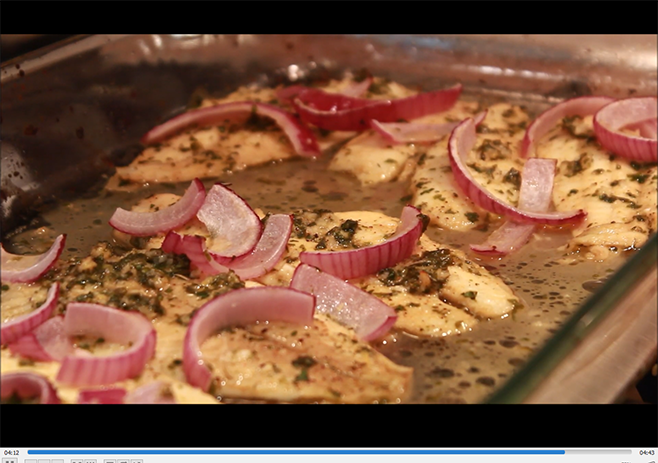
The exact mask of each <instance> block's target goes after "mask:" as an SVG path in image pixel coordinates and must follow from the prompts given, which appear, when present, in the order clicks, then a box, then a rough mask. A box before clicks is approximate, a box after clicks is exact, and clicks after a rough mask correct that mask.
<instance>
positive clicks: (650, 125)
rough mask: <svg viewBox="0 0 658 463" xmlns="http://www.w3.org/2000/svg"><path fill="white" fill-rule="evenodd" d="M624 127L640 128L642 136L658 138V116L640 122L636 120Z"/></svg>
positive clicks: (630, 128)
mask: <svg viewBox="0 0 658 463" xmlns="http://www.w3.org/2000/svg"><path fill="white" fill-rule="evenodd" d="M624 128H625V129H629V130H639V131H640V136H642V137H644V138H652V139H654V140H655V139H656V138H658V118H655V117H654V118H651V119H645V120H643V121H640V122H634V123H633V124H629V125H627V126H626V127H624Z"/></svg>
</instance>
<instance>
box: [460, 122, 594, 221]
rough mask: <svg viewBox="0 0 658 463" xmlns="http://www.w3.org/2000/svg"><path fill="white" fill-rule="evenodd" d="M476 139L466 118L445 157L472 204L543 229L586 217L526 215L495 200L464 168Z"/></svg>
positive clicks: (574, 214)
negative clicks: (534, 224) (546, 226)
mask: <svg viewBox="0 0 658 463" xmlns="http://www.w3.org/2000/svg"><path fill="white" fill-rule="evenodd" d="M475 139H476V134H475V123H474V122H473V119H471V118H468V119H466V120H465V121H463V122H461V123H460V124H459V125H458V126H457V127H456V128H455V130H453V131H452V134H451V135H450V141H449V142H448V154H449V156H450V165H451V166H452V172H453V174H454V176H455V181H456V182H457V185H458V186H459V188H460V189H461V190H462V191H463V192H464V194H465V195H466V196H467V197H468V198H469V199H470V200H471V201H473V202H474V203H475V204H477V205H478V206H480V207H481V208H482V209H485V210H487V211H489V212H493V213H494V214H499V215H504V216H506V217H507V218H508V219H510V220H513V221H515V222H521V223H536V224H545V225H565V224H571V223H576V222H579V221H580V220H582V219H583V218H584V217H585V215H586V213H585V211H583V210H578V211H570V212H532V211H526V210H522V209H519V208H516V207H513V206H511V205H509V204H507V203H504V202H503V201H501V200H500V199H498V198H496V197H495V196H494V195H492V194H491V193H489V192H488V191H487V190H486V189H484V188H483V187H481V186H480V185H479V184H478V183H477V182H476V181H475V179H474V178H473V176H472V175H471V173H470V172H469V170H468V167H467V166H466V163H465V159H466V157H467V156H468V153H469V151H470V150H471V148H472V147H473V145H475ZM549 186H550V185H547V186H546V187H549Z"/></svg>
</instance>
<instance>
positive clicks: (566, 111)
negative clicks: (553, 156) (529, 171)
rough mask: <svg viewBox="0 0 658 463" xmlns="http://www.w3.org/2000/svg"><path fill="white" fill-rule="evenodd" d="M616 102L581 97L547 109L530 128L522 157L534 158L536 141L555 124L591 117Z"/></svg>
mask: <svg viewBox="0 0 658 463" xmlns="http://www.w3.org/2000/svg"><path fill="white" fill-rule="evenodd" d="M613 101H615V99H614V98H609V97H607V96H581V97H578V98H572V99H570V100H566V101H563V102H562V103H559V104H557V105H555V106H553V107H552V108H549V109H547V110H546V111H544V112H543V113H541V114H540V115H539V117H537V119H535V120H534V121H532V123H531V124H530V125H529V126H528V128H527V129H526V132H525V136H524V137H523V142H522V143H521V157H522V158H524V157H534V156H536V154H535V146H534V145H535V141H538V140H541V138H542V137H543V136H544V135H546V134H547V133H548V131H549V130H551V129H552V128H553V127H555V124H557V123H558V122H559V121H561V120H562V119H563V118H565V117H568V116H582V117H584V116H589V115H592V114H596V112H597V111H598V110H599V109H601V108H602V107H604V106H605V105H607V104H610V103H611V102H613Z"/></svg>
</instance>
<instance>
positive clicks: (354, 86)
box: [340, 77, 375, 98]
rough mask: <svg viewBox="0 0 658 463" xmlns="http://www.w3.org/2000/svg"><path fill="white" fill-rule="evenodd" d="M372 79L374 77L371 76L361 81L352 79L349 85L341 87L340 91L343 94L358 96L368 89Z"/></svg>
mask: <svg viewBox="0 0 658 463" xmlns="http://www.w3.org/2000/svg"><path fill="white" fill-rule="evenodd" d="M374 80H375V79H374V78H372V77H366V78H365V79H363V80H362V81H361V82H356V81H354V82H352V83H351V84H350V85H348V86H347V87H345V88H344V89H342V90H341V91H340V93H341V94H342V95H345V96H351V97H353V98H359V97H361V96H362V95H363V94H365V93H366V92H367V91H368V89H369V88H370V86H371V85H372V83H373V81H374Z"/></svg>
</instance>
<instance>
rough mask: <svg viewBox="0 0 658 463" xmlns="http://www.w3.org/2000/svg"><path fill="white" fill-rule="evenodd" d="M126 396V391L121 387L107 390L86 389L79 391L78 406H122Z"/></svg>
mask: <svg viewBox="0 0 658 463" xmlns="http://www.w3.org/2000/svg"><path fill="white" fill-rule="evenodd" d="M125 396H126V390H125V389H124V388H122V387H112V388H108V389H87V390H84V391H80V393H79V394H78V403H79V404H101V405H115V404H122V403H123V398H124V397H125Z"/></svg>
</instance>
